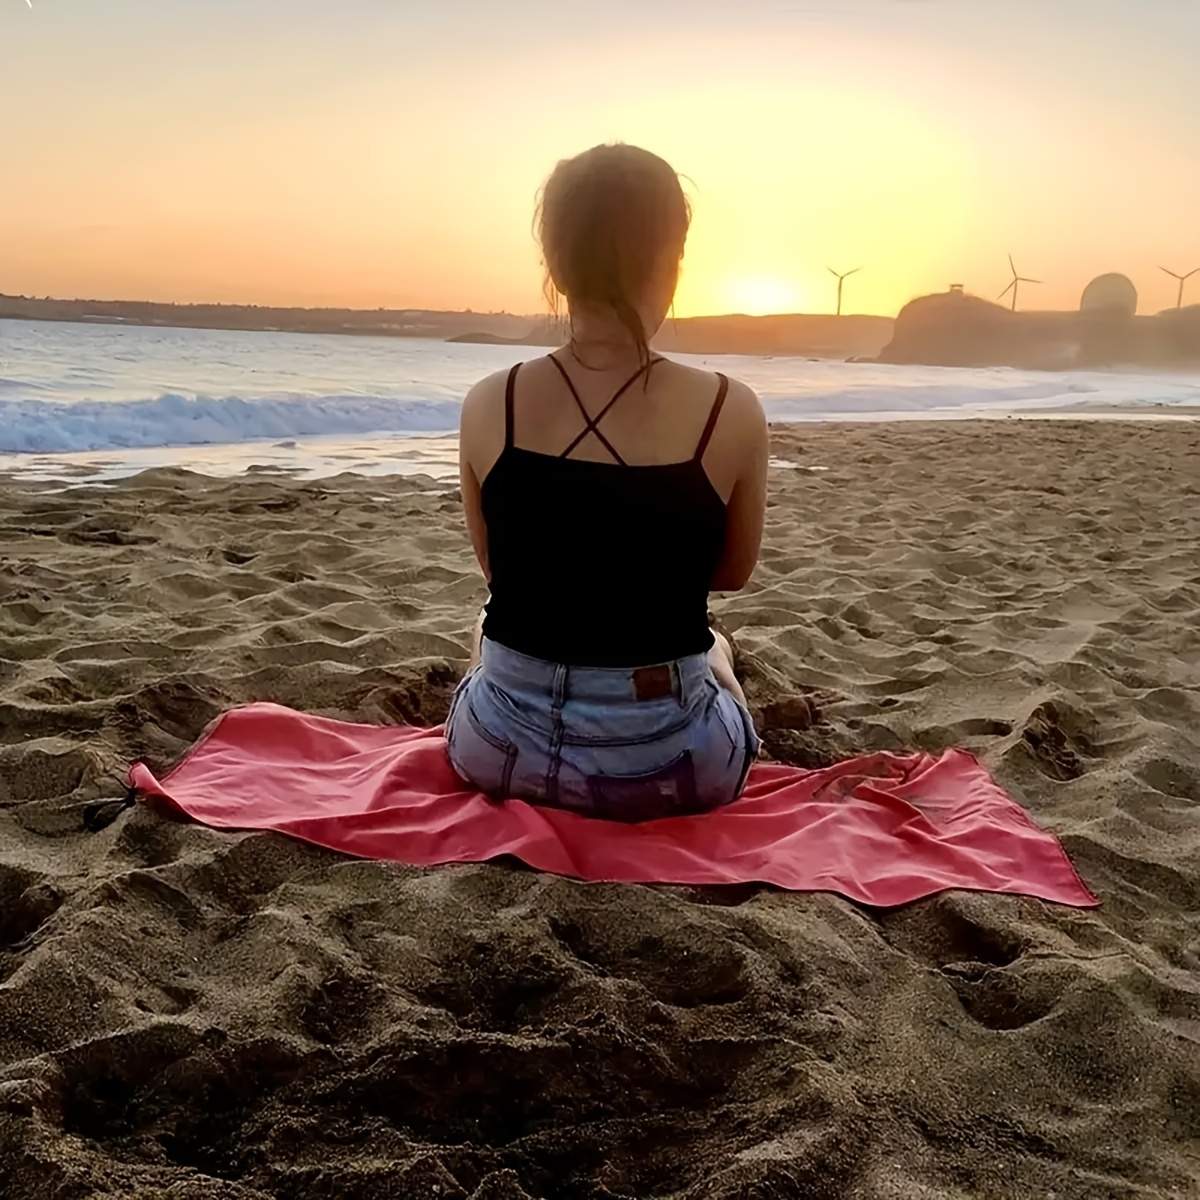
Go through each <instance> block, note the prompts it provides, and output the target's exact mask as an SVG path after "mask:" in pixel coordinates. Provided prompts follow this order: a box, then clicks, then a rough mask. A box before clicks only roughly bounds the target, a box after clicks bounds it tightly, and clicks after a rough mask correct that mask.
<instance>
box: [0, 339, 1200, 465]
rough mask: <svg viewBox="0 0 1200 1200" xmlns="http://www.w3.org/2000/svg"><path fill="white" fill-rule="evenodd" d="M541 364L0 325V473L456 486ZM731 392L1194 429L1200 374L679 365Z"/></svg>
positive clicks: (889, 413)
mask: <svg viewBox="0 0 1200 1200" xmlns="http://www.w3.org/2000/svg"><path fill="white" fill-rule="evenodd" d="M541 353H544V351H543V350H541V349H539V348H536V347H524V346H519V347H514V346H472V345H462V344H451V343H446V342H432V341H424V340H419V339H409V338H376V337H343V336H334V335H312V334H296V333H274V332H265V333H252V332H240V331H239V332H227V331H220V330H199V329H162V328H146V327H141V326H127V325H100V324H94V325H93V324H70V323H59V322H36V321H0V471H6V472H9V473H17V474H19V475H21V476H24V477H28V478H38V479H72V478H74V479H78V478H81V477H86V478H88V479H96V478H97V477H100V478H115V477H119V476H122V475H128V474H131V473H134V472H136V471H139V470H142V469H144V468H147V467H152V466H165V465H178V466H184V467H188V468H191V469H192V470H198V471H202V472H205V473H208V474H218V475H226V474H232V473H238V472H241V471H244V470H248V469H254V468H257V469H259V470H279V471H288V472H294V473H297V474H301V475H305V476H309V477H319V476H326V475H331V474H336V473H339V472H341V471H348V470H349V471H357V472H360V473H368V474H382V473H392V472H402V473H409V474H413V473H425V474H431V475H433V476H435V477H446V476H451V475H453V473H454V471H455V469H456V468H455V461H456V460H455V444H454V431H455V430H456V429H457V427H458V412H459V405H460V404H461V402H462V397H463V395H464V394H465V392H466V391H467V389H468V388H469V387H470V386H471V384H472V383H474V382H475V381H476V380H477V379H479V378H480V377H481V376H483V375H485V374H487V373H489V372H491V371H495V370H499V369H501V368H504V367H507V366H509V365H510V364H511V363H513V362H514V361H516V360H517V359H519V358H529V357H534V356H536V355H538V354H541ZM679 357H680V358H681V359H682V360H683V361H687V362H691V363H694V364H696V365H699V366H704V367H708V368H710V369H714V370H721V371H724V372H726V373H727V374H730V375H734V376H737V377H738V378H740V379H743V380H745V381H746V382H747V383H749V384H750V385H751V386H752V387H754V388H755V389H756V390H757V392H758V393H759V395H760V396H761V397H762V400H763V404H764V407H765V408H766V412H767V415H768V417H769V419H770V420H771V421H772V422H801V421H835V420H842V421H844V420H854V421H861V420H914V419H925V420H930V419H939V420H940V419H967V418H978V417H997V416H1013V417H1020V416H1026V417H1028V416H1046V415H1051V414H1053V415H1075V416H1087V417H1103V416H1106V415H1107V416H1114V415H1126V416H1128V415H1143V416H1147V417H1150V416H1157V417H1162V416H1185V415H1191V416H1198V417H1200V372H1197V373H1192V374H1188V375H1180V374H1146V373H1132V372H1131V373H1104V374H1100V373H1091V372H1064V373H1054V374H1048V373H1040V372H1032V371H1017V370H1009V369H1001V368H988V369H962V368H944V367H891V366H880V365H875V364H871V363H843V362H834V361H824V360H821V361H811V360H807V359H801V358H784V357H779V358H758V357H749V356H747V357H742V356H736V357H735V356H717V355H714V356H709V357H702V356H695V355H680V356H679Z"/></svg>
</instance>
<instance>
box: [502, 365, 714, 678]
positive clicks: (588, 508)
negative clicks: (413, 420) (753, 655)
mask: <svg viewBox="0 0 1200 1200" xmlns="http://www.w3.org/2000/svg"><path fill="white" fill-rule="evenodd" d="M550 361H551V362H552V363H554V365H555V366H556V367H557V368H558V370H559V372H560V373H561V374H562V376H563V379H564V380H565V381H566V384H567V386H568V388H570V390H571V394H572V395H573V396H574V398H575V401H576V403H577V404H578V405H579V408H580V411H581V412H582V413H583V416H584V420H585V422H586V425H585V427H584V429H583V431H582V432H581V433H580V434H579V436H578V437H577V438H576V439H575V440H574V441H573V442H572V443H571V445H570V446H568V447H567V448H566V450H564V451H563V453H562V454H561V455H557V456H555V455H550V454H540V453H536V452H534V451H532V450H522V449H521V448H520V447H519V446H516V445H514V444H513V436H514V429H513V397H514V394H515V391H516V384H517V374H518V371H519V369H520V364H518V365H517V366H515V367H513V369H512V371H511V372H510V373H509V376H508V385H507V388H506V391H505V439H504V450H503V452H502V453H501V455H500V457H499V458H498V459H497V460H496V463H495V465H494V466H493V467H492V469H491V470H490V471H489V472H488V474H487V476H486V477H485V478H484V481H483V485H482V508H483V517H484V521H485V523H486V525H487V540H488V560H489V565H490V567H491V575H492V578H491V596H490V599H489V600H488V603H487V606H486V615H485V617H484V624H483V633H484V636H485V637H486V638H488V639H490V640H491V641H495V642H498V643H500V644H501V645H503V646H507V647H508V648H509V649H511V650H516V651H518V652H519V653H521V654H528V655H530V656H531V657H533V658H540V659H543V660H545V661H548V662H556V663H566V664H568V665H572V666H591V667H640V666H648V665H651V664H656V663H664V662H670V661H672V660H674V659H677V658H684V657H686V656H688V655H691V654H703V653H705V652H707V651H708V650H709V649H710V648H711V646H712V643H713V639H712V633H711V631H710V629H709V626H708V592H709V586H710V584H711V583H712V580H713V576H714V574H715V572H716V569H717V566H718V564H719V562H720V560H721V554H722V552H723V550H724V546H725V504H724V502H723V501H722V500H721V497H720V496H719V495H718V494H717V492H716V491H715V489H714V488H713V486H712V484H711V482H709V478H708V475H707V473H706V472H705V470H704V466H703V462H702V460H703V457H704V451H705V450H706V449H707V447H708V442H709V439H710V438H711V437H712V433H713V429H714V428H715V427H716V423H717V418H718V416H719V415H720V412H721V406H722V404H723V403H724V401H725V395H726V392H727V390H728V387H729V381H728V380H727V379H726V378H725V377H724V376H723V375H721V376H718V379H719V388H718V391H717V396H716V399H715V401H714V403H713V406H712V411H711V412H710V413H709V417H708V423H707V424H706V425H705V427H704V432H703V433H702V434H701V437H700V441H699V443H698V445H697V446H696V451H695V453H694V454H693V456H692V457H691V458H690V459H688V460H687V461H685V462H677V463H669V464H665V465H655V466H630V465H629V464H627V463H626V462H625V461H624V459H622V457H621V456H620V454H618V453H617V451H616V450H615V449H614V448H613V447H612V445H611V444H610V443H609V441H608V439H607V438H606V437H605V436H604V434H603V433H602V432H601V431H600V429H599V428H598V427H597V426H598V424H599V422H600V421H601V420H602V419H603V418H604V416H605V415H606V414H607V413H608V411H609V409H610V408H612V406H613V405H614V404H615V403H616V402H617V401H618V400H619V399H620V398H621V396H622V395H624V393H625V392H626V391H628V390H629V388H630V387H632V386H633V384H634V383H636V382H637V381H638V380H640V379H641V378H642V377H643V375H644V374H646V373H647V372H648V371H650V370H652V369H653V366H654V363H655V362H659V361H661V360H660V359H655V360H652V361H651V362H650V363H649V364H647V365H646V366H645V367H643V368H642V369H641V370H640V371H638V372H637V374H635V375H634V376H633V378H632V379H630V380H629V381H628V382H627V383H626V384H625V386H624V387H622V388H621V389H620V390H619V391H618V392H617V394H616V395H615V396H614V397H613V398H612V400H610V401H609V403H608V404H607V405H605V407H604V408H603V410H602V411H601V412H600V413H599V414H598V415H597V416H596V417H595V419H592V418H591V417H589V416H588V414H587V410H586V408H584V405H583V401H582V400H581V399H580V397H579V393H578V392H577V391H576V389H575V386H574V384H573V383H572V382H571V379H570V376H569V375H568V374H567V372H566V370H565V368H564V367H563V365H562V364H561V363H560V362H559V361H558V359H557V358H555V357H554V356H553V355H552V356H551V357H550ZM589 433H590V434H592V435H594V436H595V437H596V438H598V439H599V440H600V442H601V443H602V444H603V445H604V446H605V448H606V449H607V450H608V452H609V453H610V454H611V455H612V459H613V461H612V462H591V461H587V460H584V459H577V458H571V457H569V455H570V454H571V452H572V451H573V450H574V449H575V447H576V446H578V445H579V443H580V442H581V441H583V439H584V438H586V437H587V436H588V434H589Z"/></svg>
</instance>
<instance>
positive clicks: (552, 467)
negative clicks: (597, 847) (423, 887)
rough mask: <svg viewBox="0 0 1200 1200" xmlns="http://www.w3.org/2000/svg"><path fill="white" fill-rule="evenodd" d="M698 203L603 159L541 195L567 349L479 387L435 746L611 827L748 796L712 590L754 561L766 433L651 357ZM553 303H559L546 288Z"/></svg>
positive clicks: (661, 170) (484, 781) (551, 282)
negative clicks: (472, 615)
mask: <svg viewBox="0 0 1200 1200" xmlns="http://www.w3.org/2000/svg"><path fill="white" fill-rule="evenodd" d="M689 220H690V213H689V209H688V204H687V200H686V199H685V197H684V194H683V190H682V188H681V187H680V184H679V179H678V176H677V175H676V174H675V172H674V171H673V170H672V169H671V167H670V166H669V165H668V164H667V163H665V162H664V161H663V160H662V159H661V158H658V157H657V156H655V155H653V154H650V153H648V152H647V151H645V150H639V149H637V148H635V147H633V146H625V145H616V146H597V147H596V148H595V149H593V150H589V151H587V152H586V153H584V154H580V155H579V156H578V157H576V158H572V159H570V160H568V161H566V162H562V163H560V164H559V165H558V167H557V168H556V169H555V171H554V173H553V174H552V175H551V177H550V179H549V180H548V181H547V183H546V186H545V189H544V192H543V196H542V203H541V212H540V237H541V244H542V252H543V256H544V259H545V264H546V269H547V276H548V279H547V291H548V294H550V295H551V299H552V301H556V300H557V298H558V297H559V296H561V297H564V298H565V300H566V304H567V307H568V310H569V314H570V328H571V336H570V340H569V342H568V344H567V345H566V346H565V347H563V348H562V349H561V350H557V351H555V352H554V353H552V354H549V355H547V356H546V357H544V358H539V359H536V360H534V361H532V362H527V363H524V364H518V366H515V367H513V368H512V370H511V371H508V372H504V373H500V374H496V375H493V376H491V377H489V378H487V379H485V380H483V382H481V383H480V384H478V385H477V386H476V387H474V388H473V389H472V390H471V392H470V394H469V395H468V396H467V398H466V400H465V402H464V404H463V410H462V427H461V437H460V446H461V459H462V461H461V474H462V496H463V506H464V508H465V510H466V517H467V524H468V527H469V529H470V533H471V538H472V542H473V544H474V547H475V553H476V555H477V556H478V558H479V563H480V566H481V567H482V568H483V573H484V576H485V577H486V579H487V581H488V584H489V591H490V599H489V600H488V603H487V605H486V607H485V609H484V616H483V618H482V621H481V625H480V628H479V629H478V630H477V635H476V646H475V653H474V656H473V659H472V665H471V669H470V670H469V671H468V673H467V675H466V677H465V678H464V679H463V682H462V684H461V685H460V686H459V689H458V691H457V693H456V695H455V698H454V702H453V705H452V707H451V711H450V716H449V718H448V719H447V723H446V741H447V748H448V751H449V755H450V760H451V762H452V763H453V765H454V767H455V769H456V771H457V772H458V773H459V775H461V776H462V777H463V779H465V780H467V781H468V782H469V783H470V784H472V785H473V786H474V787H476V788H478V789H479V790H480V791H482V792H484V793H486V794H488V795H489V796H492V797H494V798H496V799H505V798H509V797H516V798H520V799H524V800H528V801H531V802H533V803H535V804H542V805H551V806H556V807H559V808H566V809H571V810H572V811H575V812H579V813H585V814H588V815H590V816H598V817H606V818H610V819H613V820H622V821H643V820H649V819H652V818H656V817H663V816H671V815H677V814H682V813H697V812H703V811H706V810H710V809H713V808H716V807H719V806H720V805H724V804H729V803H730V802H732V801H733V800H735V799H737V797H738V795H739V793H740V792H741V789H742V787H743V785H744V783H745V780H746V773H747V771H748V770H749V768H750V764H751V762H752V761H753V760H754V757H755V755H756V754H757V751H758V737H757V735H756V734H755V731H754V727H753V724H752V722H751V719H750V714H749V713H748V711H747V709H746V701H745V696H744V695H743V693H742V689H741V687H740V685H739V684H738V681H737V679H736V678H735V676H734V672H733V656H732V651H731V649H730V647H729V644H728V642H727V641H726V640H725V639H724V638H723V637H721V636H720V635H714V633H713V631H712V630H711V629H710V627H709V622H708V595H709V592H710V591H734V590H737V589H739V588H741V587H743V586H744V585H745V583H746V581H747V580H748V579H749V578H750V574H751V572H752V571H753V569H754V566H755V563H756V562H757V559H758V552H759V544H760V541H761V537H762V526H763V513H764V509H765V506H766V474H767V426H766V419H765V417H764V415H763V411H762V406H761V405H760V404H759V402H758V399H757V397H756V396H755V395H754V393H753V392H752V391H750V389H749V388H747V387H745V386H744V385H742V384H740V383H737V382H735V381H732V380H729V379H727V378H726V377H725V376H724V375H719V374H718V375H713V374H710V373H708V372H706V371H701V370H698V369H697V368H695V367H690V366H685V365H683V364H682V363H677V362H673V361H671V360H670V359H666V358H663V357H661V356H659V355H656V354H654V353H653V352H652V351H651V350H650V348H649V341H650V338H651V337H652V336H653V335H654V334H655V333H656V332H657V330H658V329H659V327H660V326H661V325H662V323H663V320H664V319H665V317H666V314H667V312H668V311H669V309H670V307H671V303H672V298H673V296H674V294H675V288H676V285H677V283H678V279H679V270H680V262H681V259H682V257H683V249H684V242H685V240H686V237H687V231H688V223H689ZM551 289H552V290H551Z"/></svg>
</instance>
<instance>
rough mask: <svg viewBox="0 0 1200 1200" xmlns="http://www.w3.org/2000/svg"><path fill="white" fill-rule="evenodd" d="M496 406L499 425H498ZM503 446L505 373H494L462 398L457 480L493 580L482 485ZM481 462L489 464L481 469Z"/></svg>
mask: <svg viewBox="0 0 1200 1200" xmlns="http://www.w3.org/2000/svg"><path fill="white" fill-rule="evenodd" d="M497 408H499V427H498V428H497V411H496V410H497ZM503 448H504V376H503V375H492V376H489V377H488V378H487V379H484V380H482V381H481V382H480V383H477V384H476V385H475V386H474V387H473V388H472V389H471V390H470V391H469V392H468V393H467V397H466V399H465V400H464V401H463V406H462V416H461V418H460V419H459V426H458V480H459V485H460V487H461V489H462V505H463V515H464V516H465V517H466V519H467V532H468V533H469V534H470V535H471V545H472V546H473V547H474V548H475V557H476V558H477V559H478V560H479V566H480V569H481V570H482V571H483V577H484V579H486V580H487V581H488V582H489V583H491V581H492V572H491V568H490V566H489V565H488V538H487V524H486V523H485V522H484V519H483V500H482V496H481V484H482V481H483V479H485V478H486V477H487V472H488V471H490V470H491V468H492V465H493V464H494V463H495V461H496V459H497V458H498V457H499V456H500V451H501V450H502V449H503ZM480 463H486V464H487V465H486V467H485V468H484V470H483V471H482V472H481V471H480V469H479V466H480Z"/></svg>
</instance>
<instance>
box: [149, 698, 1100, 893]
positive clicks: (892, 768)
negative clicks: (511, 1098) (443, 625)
mask: <svg viewBox="0 0 1200 1200" xmlns="http://www.w3.org/2000/svg"><path fill="white" fill-rule="evenodd" d="M130 780H131V782H132V783H133V785H134V786H135V787H137V788H138V789H139V790H140V791H141V792H142V793H143V794H146V795H151V796H160V797H163V798H164V799H166V800H167V801H170V802H171V803H172V804H174V805H175V806H176V807H178V808H179V809H181V810H182V811H183V812H185V813H186V814H188V815H189V816H191V817H194V818H195V819H196V820H197V821H202V822H203V823H204V824H206V825H214V826H217V827H219V828H225V829H274V830H277V831H278V832H280V833H288V834H291V835H292V836H294V837H298V838H304V839H305V840H306V841H310V842H315V843H316V844H317V845H319V846H327V847H329V848H330V849H332V850H340V851H343V852H345V853H346V854H354V855H358V856H359V857H361V858H377V859H391V860H394V861H397V862H404V863H412V864H416V865H420V866H427V865H432V864H434V863H451V862H481V861H484V860H486V859H489V858H495V857H497V856H498V855H501V854H511V855H514V856H515V857H517V858H519V859H521V860H522V861H523V862H525V863H528V864H529V866H531V867H534V868H536V869H537V870H540V871H553V872H555V873H557V874H560V875H573V876H576V877H578V878H580V879H593V880H609V881H614V882H625V883H684V884H722V883H748V882H762V883H770V884H775V885H776V886H778V887H781V888H789V889H792V890H796V891H830V892H840V893H841V894H842V895H843V896H847V897H849V898H850V899H851V900H858V901H860V902H862V903H863V904H870V905H878V906H890V905H896V904H906V903H908V902H909V901H911V900H916V899H919V898H920V897H922V896H928V895H931V894H932V893H934V892H940V891H943V890H945V889H947V888H969V889H974V890H977V891H985V892H1015V893H1022V894H1025V895H1029V896H1038V897H1040V898H1042V899H1044V900H1053V901H1057V902H1059V903H1061V904H1073V905H1077V906H1079V907H1090V906H1093V905H1095V904H1096V903H1097V901H1096V899H1095V897H1093V896H1092V894H1091V893H1090V892H1089V891H1088V890H1087V888H1086V887H1084V885H1083V883H1082V882H1081V880H1080V879H1079V876H1078V875H1077V874H1076V873H1075V870H1074V868H1073V867H1072V866H1071V863H1070V860H1069V859H1068V858H1067V856H1066V853H1065V852H1064V851H1063V848H1062V846H1060V845H1059V843H1058V840H1057V838H1055V837H1053V836H1052V835H1051V834H1049V833H1046V832H1045V831H1044V830H1041V829H1039V828H1038V827H1037V826H1036V825H1034V823H1033V822H1032V821H1031V820H1030V819H1029V817H1028V816H1027V815H1026V813H1025V811H1024V810H1023V809H1022V808H1021V807H1020V806H1019V805H1018V804H1017V803H1016V802H1015V801H1013V800H1012V799H1011V798H1010V797H1009V796H1007V795H1006V794H1005V793H1004V791H1002V790H1001V788H1000V787H999V786H998V785H997V784H996V783H995V782H994V781H993V780H992V779H991V777H990V776H989V775H988V773H987V772H986V771H985V770H984V768H983V767H982V766H981V765H980V764H979V763H978V762H977V761H976V760H975V759H974V758H973V757H972V756H971V755H969V754H967V753H965V752H963V751H960V750H949V751H947V752H946V753H945V754H943V755H942V756H941V757H940V758H933V757H931V756H930V755H926V754H913V755H909V756H906V757H897V756H894V755H889V754H873V755H870V756H868V757H866V758H857V759H851V760H849V761H847V762H842V763H839V764H837V766H833V767H828V768H826V769H824V770H820V771H802V770H799V769H797V768H795V767H782V766H757V767H755V768H754V770H753V771H752V772H751V775H750V780H749V784H748V786H747V788H746V792H745V795H743V796H742V798H741V799H740V800H738V801H737V803H736V804H733V805H730V806H729V807H728V808H724V809H721V810H719V811H718V812H713V813H707V814H705V815H703V816H695V817H671V818H668V819H665V820H660V821H648V822H646V823H644V824H640V825H626V824H620V823H617V822H611V821H601V820H596V819H594V818H589V817H580V816H576V815H574V814H573V813H568V812H561V811H558V810H556V809H551V808H539V807H536V806H534V805H530V804H525V803H523V802H522V801H519V800H509V801H507V802H506V803H504V804H497V803H495V802H493V801H491V800H488V799H486V798H485V797H483V796H480V795H478V794H477V793H474V792H471V791H468V790H465V789H464V787H463V784H462V781H461V780H459V779H458V778H457V777H456V776H455V774H454V772H453V770H452V769H451V767H450V764H449V763H448V762H447V760H446V755H445V750H444V745H443V741H442V735H441V731H440V730H438V729H411V728H406V727H404V726H391V725H387V726H385V725H352V724H347V723H345V722H341V721H331V720H328V719H327V718H324V717H313V716H308V715H306V714H304V713H298V712H294V711H292V710H291V709H287V708H282V707H280V706H279V705H275V704H252V705H249V706H248V707H246V708H239V709H234V710H233V711H232V712H229V713H226V714H225V715H224V716H223V717H221V718H219V719H218V720H217V721H216V722H215V723H214V724H213V725H212V726H211V727H210V729H209V730H208V731H207V732H206V733H205V735H204V736H203V737H202V738H201V739H200V740H199V741H198V742H197V743H196V745H195V746H193V747H192V749H191V750H190V751H189V753H188V754H187V756H186V757H185V758H184V760H183V761H182V762H181V763H180V764H179V765H178V766H177V767H176V768H175V769H174V770H173V771H171V772H170V773H169V774H168V775H166V776H164V778H163V780H162V782H161V783H160V782H159V781H158V780H157V779H155V777H154V776H153V775H152V774H151V773H150V771H149V770H148V769H147V768H146V767H145V766H144V765H143V764H141V763H139V764H137V765H136V766H134V767H133V769H132V771H131V773H130Z"/></svg>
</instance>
